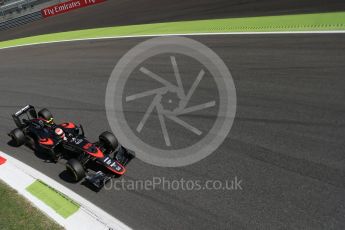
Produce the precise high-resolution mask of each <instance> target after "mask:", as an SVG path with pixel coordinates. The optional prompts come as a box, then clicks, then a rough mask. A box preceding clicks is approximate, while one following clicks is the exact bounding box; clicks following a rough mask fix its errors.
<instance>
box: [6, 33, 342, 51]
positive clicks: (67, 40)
mask: <svg viewBox="0 0 345 230" xmlns="http://www.w3.org/2000/svg"><path fill="white" fill-rule="evenodd" d="M344 33H345V30H325V31H277V32H225V33H187V34H151V35H127V36H109V37H90V38H77V39H66V40H56V41H49V42H37V43H29V44H23V45H15V46H8V47H3V48H0V50H4V49H10V48H17V47H25V46H35V45H45V44H54V43H63V42H77V41H90V40H107V39H124V38H145V37H171V36H216V35H284V34H285V35H286V34H344ZM38 36H40V35H38ZM4 42H6V41H4Z"/></svg>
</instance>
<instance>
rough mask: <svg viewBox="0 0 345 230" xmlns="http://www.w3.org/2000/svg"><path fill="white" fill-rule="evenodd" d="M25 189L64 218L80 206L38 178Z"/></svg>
mask: <svg viewBox="0 0 345 230" xmlns="http://www.w3.org/2000/svg"><path fill="white" fill-rule="evenodd" d="M26 190H27V191H28V192H30V193H31V194H32V195H34V196H35V197H37V198H38V199H40V200H41V201H43V202H44V203H45V204H46V205H48V206H49V207H51V208H52V209H54V210H55V211H56V212H57V213H58V214H60V215H61V216H62V217H64V218H68V217H69V216H71V215H73V214H74V213H75V212H77V211H78V209H79V208H80V206H79V205H78V204H76V203H74V202H73V201H72V200H70V199H68V198H67V197H65V196H64V195H62V194H60V193H59V192H57V191H56V190H54V189H53V188H51V187H49V186H48V185H46V184H44V183H43V182H41V181H39V180H37V181H35V182H34V183H33V184H31V185H30V186H29V187H27V188H26Z"/></svg>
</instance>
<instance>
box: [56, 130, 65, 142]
mask: <svg viewBox="0 0 345 230" xmlns="http://www.w3.org/2000/svg"><path fill="white" fill-rule="evenodd" d="M55 134H56V135H58V136H59V137H61V138H62V139H65V137H66V135H65V132H64V131H63V130H62V129H60V128H56V129H55Z"/></svg>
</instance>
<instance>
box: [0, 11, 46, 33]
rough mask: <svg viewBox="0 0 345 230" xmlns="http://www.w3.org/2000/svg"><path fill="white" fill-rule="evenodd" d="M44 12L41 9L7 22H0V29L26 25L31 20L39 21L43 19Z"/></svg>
mask: <svg viewBox="0 0 345 230" xmlns="http://www.w3.org/2000/svg"><path fill="white" fill-rule="evenodd" d="M42 18H43V17H42V14H41V12H40V11H38V12H34V13H31V14H27V15H23V16H20V17H17V18H14V19H10V20H8V21H5V22H1V23H0V31H3V30H7V29H11V28H13V27H16V26H20V25H24V24H27V23H29V22H33V21H37V20H40V19H42Z"/></svg>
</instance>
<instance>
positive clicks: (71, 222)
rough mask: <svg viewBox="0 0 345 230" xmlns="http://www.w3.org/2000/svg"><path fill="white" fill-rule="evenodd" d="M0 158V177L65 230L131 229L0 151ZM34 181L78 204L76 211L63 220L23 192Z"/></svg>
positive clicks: (40, 202)
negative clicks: (1, 159) (38, 181)
mask: <svg viewBox="0 0 345 230" xmlns="http://www.w3.org/2000/svg"><path fill="white" fill-rule="evenodd" d="M0 156H1V157H3V158H5V159H6V160H7V161H6V163H5V164H3V165H0V178H1V179H2V180H4V181H5V182H6V183H7V184H9V185H10V186H11V187H12V188H14V189H16V190H17V191H18V192H19V193H20V194H22V195H23V196H24V197H26V198H27V199H28V200H29V201H31V202H32V203H33V204H34V205H35V206H36V207H37V208H39V209H41V210H42V211H43V212H44V213H46V214H47V215H48V216H50V217H51V218H53V219H54V220H55V221H56V222H58V223H59V224H60V225H62V226H64V227H65V228H66V229H68V230H69V229H71V230H76V229H83V230H84V229H85V230H109V229H113V230H131V228H130V227H128V226H127V225H125V224H124V223H122V222H121V221H120V220H118V219H116V218H115V217H113V216H111V215H110V214H108V213H106V212H105V211H103V210H102V209H101V208H99V207H97V206H96V205H94V204H92V203H91V202H90V201H88V200H86V199H85V198H83V197H81V196H80V195H78V194H77V193H75V192H73V191H72V190H70V189H68V188H66V187H65V186H63V185H61V184H60V183H58V182H57V181H55V180H53V179H51V178H50V177H48V176H46V175H44V174H43V173H41V172H39V171H37V170H36V169H34V168H32V167H30V166H28V165H26V164H24V163H22V162H21V161H19V160H17V159H15V158H13V157H11V156H10V155H8V154H6V153H3V152H1V151H0ZM18 178H20V180H18ZM35 180H41V181H43V182H44V183H45V184H47V185H48V186H50V187H52V188H54V189H56V190H57V191H59V192H60V193H62V194H64V195H65V196H67V197H69V198H70V199H72V200H73V201H74V202H76V203H78V204H79V205H80V209H79V211H77V212H76V213H75V214H73V215H72V216H70V217H68V218H67V219H64V218H62V217H61V216H60V215H58V214H57V213H56V212H55V211H54V210H53V209H51V208H50V207H48V206H47V205H46V204H45V203H43V202H42V201H40V200H39V199H37V198H35V197H34V196H33V195H31V194H30V193H29V192H27V191H26V189H25V188H26V187H27V186H28V185H30V184H31V183H32V182H34V181H35Z"/></svg>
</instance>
